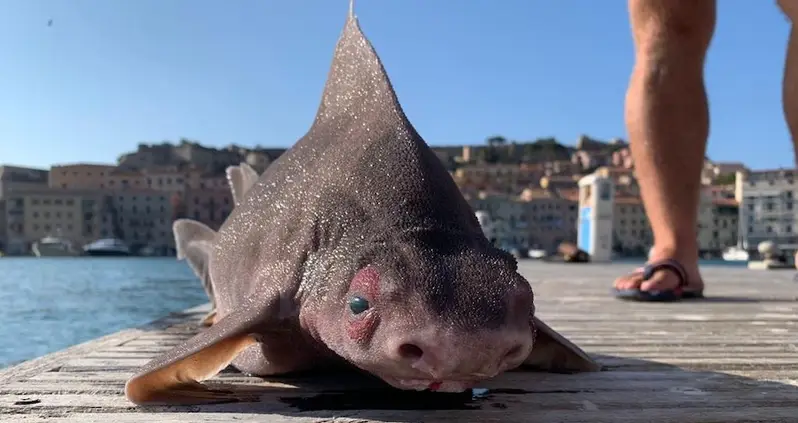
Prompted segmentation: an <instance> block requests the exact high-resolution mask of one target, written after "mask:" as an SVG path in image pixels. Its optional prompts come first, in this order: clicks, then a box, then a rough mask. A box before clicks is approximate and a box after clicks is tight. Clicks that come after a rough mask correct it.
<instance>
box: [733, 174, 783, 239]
mask: <svg viewBox="0 0 798 423" xmlns="http://www.w3.org/2000/svg"><path fill="white" fill-rule="evenodd" d="M735 191H736V192H735V196H736V197H737V201H738V202H739V203H740V209H739V221H738V222H739V223H738V224H739V235H740V238H741V241H742V242H743V243H744V245H747V246H748V248H756V245H757V244H759V243H760V242H762V241H766V240H772V241H774V242H776V243H777V244H795V243H796V242H798V237H797V236H796V232H795V229H796V213H795V212H796V210H795V194H796V184H795V171H793V170H791V169H776V170H762V171H749V172H737V181H736V189H735Z"/></svg>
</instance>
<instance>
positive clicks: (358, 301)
mask: <svg viewBox="0 0 798 423" xmlns="http://www.w3.org/2000/svg"><path fill="white" fill-rule="evenodd" d="M368 309H369V302H368V301H367V300H366V299H365V298H363V297H352V299H351V300H349V310H352V313H353V314H360V313H362V312H364V311H366V310H368Z"/></svg>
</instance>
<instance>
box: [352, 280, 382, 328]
mask: <svg viewBox="0 0 798 423" xmlns="http://www.w3.org/2000/svg"><path fill="white" fill-rule="evenodd" d="M379 283H380V274H379V272H377V269H374V268H373V267H365V268H363V269H361V270H360V271H358V272H357V273H356V274H355V277H354V278H352V283H351V285H350V287H349V291H350V292H353V293H357V294H358V295H361V296H363V298H365V299H366V300H367V301H369V303H371V304H372V305H373V304H374V303H375V302H376V301H377V296H378V294H379ZM376 323H377V313H374V312H372V311H371V310H369V311H366V312H365V313H363V316H362V317H361V316H355V317H354V318H353V319H352V320H351V321H350V322H349V325H348V326H347V334H348V335H349V338H350V339H352V340H353V341H355V342H364V341H366V340H367V339H368V337H369V336H370V335H371V334H372V333H373V332H374V328H375V327H376Z"/></svg>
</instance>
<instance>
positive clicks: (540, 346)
mask: <svg viewBox="0 0 798 423" xmlns="http://www.w3.org/2000/svg"><path fill="white" fill-rule="evenodd" d="M534 322H535V326H536V327H537V338H536V339H535V346H534V347H533V348H532V352H531V353H530V354H529V357H527V359H526V361H524V363H523V364H522V365H521V366H522V367H528V368H533V369H536V370H542V371H548V372H554V373H576V372H597V371H600V370H601V365H600V364H598V363H597V362H596V361H595V360H593V359H592V358H590V356H588V355H587V354H586V353H585V352H584V351H582V349H581V348H579V347H577V346H576V345H574V343H573V342H571V341H569V340H567V339H566V338H565V337H564V336H562V335H560V334H559V333H557V331H555V330H554V329H552V328H551V327H549V325H547V324H546V323H544V322H543V321H542V320H540V319H538V318H537V317H535V318H534Z"/></svg>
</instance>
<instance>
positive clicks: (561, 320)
mask: <svg viewBox="0 0 798 423" xmlns="http://www.w3.org/2000/svg"><path fill="white" fill-rule="evenodd" d="M632 266H633V265H618V264H612V265H610V264H606V265H604V264H572V265H568V264H552V263H548V264H547V263H535V262H530V261H522V262H521V264H520V269H521V271H522V273H523V274H524V275H525V276H526V277H527V278H528V279H529V280H530V282H531V283H532V285H533V289H534V291H535V295H536V299H535V303H536V305H537V309H538V315H539V316H541V317H542V318H543V319H544V320H546V321H547V322H548V323H549V324H550V325H551V326H552V327H554V328H555V329H557V330H558V331H560V332H561V333H562V334H564V335H566V336H567V337H569V338H570V339H571V340H572V341H574V342H575V343H576V344H578V345H580V346H581V347H582V348H584V349H585V350H586V351H587V352H588V353H589V354H591V355H593V356H595V357H596V358H597V359H598V360H599V361H600V362H601V363H602V364H603V365H604V366H606V369H605V371H603V372H599V373H592V374H577V375H555V374H545V373H527V372H510V373H507V374H505V375H503V376H501V377H499V378H496V379H495V380H493V381H491V382H489V383H486V384H484V386H483V388H486V390H477V391H475V392H474V393H473V394H471V393H469V394H463V395H454V394H423V393H422V394H419V393H409V392H408V393H405V392H400V391H394V390H390V389H388V388H384V387H382V386H381V385H376V384H374V382H373V381H370V380H366V379H363V378H361V377H357V376H354V375H352V374H350V373H343V374H342V373H337V374H324V375H308V376H296V377H291V378H287V377H280V378H270V379H269V380H268V381H264V380H260V379H256V378H250V377H246V376H243V375H240V374H237V373H236V372H235V371H225V372H223V373H222V374H220V375H218V376H217V377H215V378H214V379H213V380H211V381H209V383H232V384H239V385H249V386H258V387H259V389H262V392H263V396H262V401H261V402H259V403H247V404H224V405H214V406H201V407H182V408H181V407H157V408H139V407H134V406H133V405H132V404H130V403H129V402H128V401H127V400H126V399H125V398H124V396H123V393H122V391H123V387H124V383H125V381H126V380H127V378H128V377H129V376H130V375H131V373H132V372H133V371H135V370H136V369H137V368H138V367H139V366H140V365H142V364H144V363H145V362H147V361H148V360H150V359H151V358H152V357H154V356H155V355H157V354H160V353H161V352H164V351H166V350H168V349H170V348H171V347H173V346H174V345H176V344H177V343H179V342H180V341H182V340H184V339H186V338H188V337H190V336H191V335H192V334H194V333H195V332H196V331H197V330H198V327H197V322H198V320H199V319H200V318H201V317H202V315H203V313H204V311H205V310H206V307H205V306H203V307H198V308H195V309H192V310H187V311H185V312H179V313H174V314H172V315H170V316H167V317H165V318H164V319H161V320H159V321H156V322H153V323H152V324H149V325H147V326H145V327H141V328H136V329H129V330H124V331H122V332H119V333H116V334H113V335H110V336H107V337H104V338H101V339H98V340H95V341H91V342H89V343H85V344H81V345H78V346H75V347H72V348H70V349H67V350H64V351H61V352H58V353H54V354H51V355H48V356H44V357H41V358H38V359H36V360H31V361H28V362H25V363H22V364H20V365H17V366H14V367H11V368H8V369H5V370H2V371H0V421H14V422H23V423H26V422H41V421H53V422H113V423H126V422H175V423H176V422H233V421H247V422H331V421H335V422H349V421H352V422H372V421H384V422H436V421H442V422H467V421H486V422H500V421H507V422H513V421H518V422H552V423H555V422H559V423H575V422H586V423H587V422H590V423H603V422H607V423H610V422H613V423H614V422H618V423H626V422H628V423H632V422H634V423H638V422H641V423H642V422H679V423H689V422H694V423H698V422H701V423H709V422H723V423H733V422H795V421H796V419H798V282H795V281H794V280H793V276H794V275H795V274H796V272H795V271H793V270H782V271H751V270H746V269H742V268H736V267H719V266H718V267H711V266H708V267H706V268H704V270H703V272H704V277H705V281H706V284H707V291H706V294H707V296H708V297H709V298H707V299H706V300H697V301H695V300H694V301H684V302H681V303H674V304H651V303H647V304H641V303H628V302H621V301H618V300H615V299H613V298H612V297H611V296H610V294H609V288H610V286H611V282H612V279H613V278H614V277H616V276H617V275H619V274H621V273H622V272H625V271H627V270H631V268H632ZM20 336H24V335H23V334H20Z"/></svg>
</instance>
